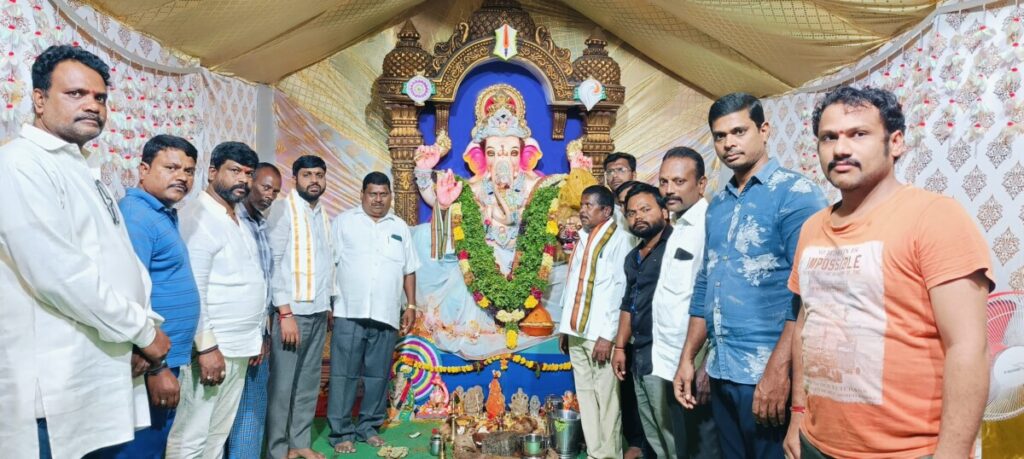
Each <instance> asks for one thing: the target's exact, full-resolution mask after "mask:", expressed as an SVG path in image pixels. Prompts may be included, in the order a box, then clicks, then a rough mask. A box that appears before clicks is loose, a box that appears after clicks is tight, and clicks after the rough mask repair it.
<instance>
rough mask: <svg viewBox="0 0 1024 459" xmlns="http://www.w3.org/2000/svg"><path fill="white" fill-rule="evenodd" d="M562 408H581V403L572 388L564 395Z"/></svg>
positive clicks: (575, 409) (576, 409)
mask: <svg viewBox="0 0 1024 459" xmlns="http://www.w3.org/2000/svg"><path fill="white" fill-rule="evenodd" d="M562 409H564V410H573V411H579V410H580V403H579V401H578V400H576V394H573V393H572V391H571V390H567V391H565V394H563V395H562Z"/></svg>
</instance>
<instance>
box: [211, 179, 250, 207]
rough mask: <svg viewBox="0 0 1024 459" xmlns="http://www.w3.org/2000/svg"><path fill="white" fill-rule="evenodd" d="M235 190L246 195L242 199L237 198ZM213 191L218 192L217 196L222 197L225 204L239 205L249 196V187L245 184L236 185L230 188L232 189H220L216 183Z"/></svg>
mask: <svg viewBox="0 0 1024 459" xmlns="http://www.w3.org/2000/svg"><path fill="white" fill-rule="evenodd" d="M235 190H243V191H245V194H243V195H242V196H240V197H239V196H235ZM213 191H216V192H217V195H218V196H220V197H221V199H223V200H224V201H225V202H228V203H231V204H238V203H240V202H242V200H243V199H245V197H246V196H248V195H249V185H246V184H244V183H240V184H238V185H235V186H233V187H230V188H222V187H220V186H219V185H217V184H216V183H215V184H214V185H213Z"/></svg>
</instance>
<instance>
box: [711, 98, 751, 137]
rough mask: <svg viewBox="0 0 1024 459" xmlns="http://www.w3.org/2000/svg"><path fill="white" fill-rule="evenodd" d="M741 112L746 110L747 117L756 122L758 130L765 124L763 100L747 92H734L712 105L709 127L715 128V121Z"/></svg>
mask: <svg viewBox="0 0 1024 459" xmlns="http://www.w3.org/2000/svg"><path fill="white" fill-rule="evenodd" d="M740 110H746V111H747V116H749V117H750V119H751V120H752V121H754V125H755V126H757V127H758V128H760V127H761V125H762V124H764V108H763V107H761V100H760V99H758V98H756V97H754V96H752V95H750V94H747V93H745V92H734V93H732V94H726V95H724V96H722V97H719V98H718V100H716V101H715V103H713V104H711V109H710V110H708V127H710V128H712V129H713V128H714V124H715V121H717V120H718V119H719V118H721V117H723V116H726V115H731V114H733V113H736V112H738V111H740Z"/></svg>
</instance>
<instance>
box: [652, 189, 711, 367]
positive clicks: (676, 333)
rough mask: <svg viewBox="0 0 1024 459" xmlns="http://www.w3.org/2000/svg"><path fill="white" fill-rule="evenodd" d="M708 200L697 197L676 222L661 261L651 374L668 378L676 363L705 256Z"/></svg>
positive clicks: (677, 362)
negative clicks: (694, 202)
mask: <svg viewBox="0 0 1024 459" xmlns="http://www.w3.org/2000/svg"><path fill="white" fill-rule="evenodd" d="M707 210H708V202H707V201H706V200H704V199H701V200H698V201H697V203H696V204H694V205H693V206H691V207H690V208H689V209H687V211H686V213H685V214H683V215H682V216H681V217H679V220H678V221H676V222H675V224H674V225H673V226H674V229H673V231H672V236H671V237H669V240H668V245H667V246H666V247H665V256H664V258H663V259H662V261H661V275H660V276H659V277H658V285H657V287H656V289H655V290H654V299H653V300H652V302H651V304H652V307H653V309H652V311H653V320H652V332H653V336H654V343H653V344H652V347H651V363H652V366H653V368H652V374H654V375H655V376H658V377H660V378H662V379H665V380H668V381H671V380H672V379H673V378H675V375H676V369H677V367H678V366H679V356H680V354H682V352H683V344H684V342H685V341H686V332H687V330H688V328H689V325H690V314H689V310H690V298H691V297H692V296H693V285H694V284H695V283H696V282H697V272H698V271H700V265H701V260H703V259H704V231H705V228H704V226H705V225H704V216H705V214H706V213H707Z"/></svg>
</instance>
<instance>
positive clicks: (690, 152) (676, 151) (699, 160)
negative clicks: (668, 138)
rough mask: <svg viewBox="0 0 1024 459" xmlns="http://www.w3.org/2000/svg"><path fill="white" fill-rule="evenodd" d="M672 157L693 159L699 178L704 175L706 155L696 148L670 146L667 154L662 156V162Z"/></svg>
mask: <svg viewBox="0 0 1024 459" xmlns="http://www.w3.org/2000/svg"><path fill="white" fill-rule="evenodd" d="M672 158H679V159H684V158H686V159H692V160H693V162H694V164H695V166H694V170H695V171H696V172H697V180H700V179H701V178H702V177H704V157H703V156H701V155H700V153H697V151H696V150H694V149H692V148H690V147H674V148H670V149H669V150H668V151H666V152H665V156H662V157H661V162H665V161H668V160H670V159H672Z"/></svg>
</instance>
